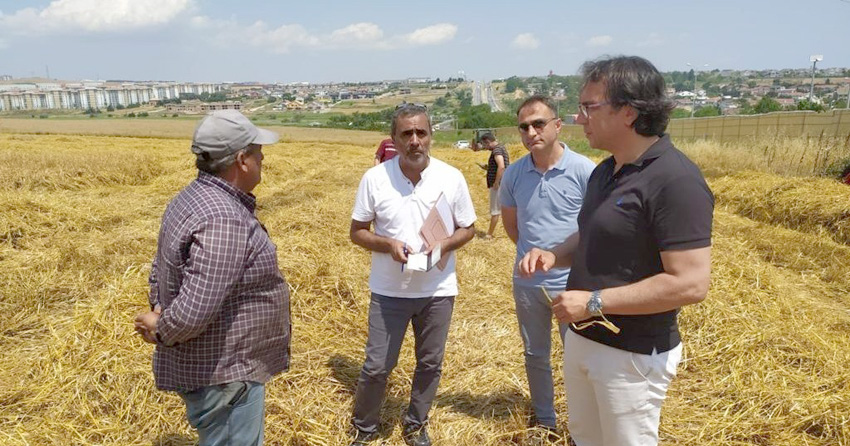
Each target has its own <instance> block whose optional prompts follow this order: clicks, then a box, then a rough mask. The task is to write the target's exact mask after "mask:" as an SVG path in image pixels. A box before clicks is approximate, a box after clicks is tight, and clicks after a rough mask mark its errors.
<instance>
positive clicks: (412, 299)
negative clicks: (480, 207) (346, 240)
mask: <svg viewBox="0 0 850 446" xmlns="http://www.w3.org/2000/svg"><path fill="white" fill-rule="evenodd" d="M390 133H391V135H392V138H393V142H394V144H395V147H396V150H397V151H398V156H396V157H395V158H393V159H392V160H390V161H387V162H385V163H382V164H379V165H377V166H375V167H373V168H371V169H369V170H368V171H367V172H366V174H364V175H363V178H362V179H361V181H360V187H359V188H358V189H357V197H356V200H355V203H354V212H353V213H352V215H351V241H353V242H354V243H355V244H357V245H360V246H362V247H364V248H366V249H368V250H370V251H372V271H371V274H370V277H369V288H370V289H371V291H372V300H371V304H370V306H369V339H368V340H367V342H366V361H365V363H364V364H363V369H362V371H361V372H360V378H359V379H358V381H357V393H356V395H355V398H354V414H353V417H352V424H353V425H354V428H355V429H356V432H355V439H354V441H353V443H351V444H352V445H365V444H368V443H369V442H371V441H373V440H375V439H376V438H377V437H378V432H377V431H378V423H379V416H380V410H381V404H382V402H383V400H384V393H385V390H386V386H387V376H388V375H389V374H390V372H391V371H392V370H393V368H394V367H395V365H396V363H397V362H398V355H399V350H400V348H401V344H402V340H403V339H404V334H405V331H406V330H407V325H408V324H409V323H412V325H413V334H414V337H415V344H416V370H415V372H414V374H413V386H412V389H411V396H410V405H409V406H408V409H407V413H406V414H405V416H404V421H403V429H402V436H403V437H404V440H405V442H406V443H407V444H409V445H415V446H428V445H430V444H431V440H430V439H429V437H428V433H427V431H426V429H425V423H426V422H427V420H428V412H429V410H430V409H431V403H432V401H433V400H434V396H435V395H436V393H437V385H438V384H439V382H440V375H441V371H442V363H443V353H444V351H445V345H446V337H447V336H448V331H449V322H450V321H451V315H452V307H453V306H454V298H455V296H456V295H457V276H456V275H455V258H454V250H456V249H458V248H460V247H461V246H463V245H464V244H465V243H466V242H468V241H469V240H471V239H472V237H473V235H474V229H473V226H472V225H473V223H474V222H475V210H474V208H473V205H472V199H471V198H470V196H469V188H468V187H467V184H466V180H465V179H464V177H463V175H462V174H461V173H460V171H459V170H457V169H455V168H454V167H451V166H449V165H448V164H446V163H444V162H442V161H440V160H437V159H434V158H431V157H430V148H431V119H430V118H429V117H428V112H427V110H426V108H425V107H424V106H422V105H417V104H402V105H400V106H399V107H397V108H396V110H395V113H394V114H393V119H392V124H391V132H390ZM441 195H443V196H444V197H445V200H446V203H447V204H448V208H449V209H450V210H451V216H452V219H453V224H452V225H451V226H452V227H450V228H446V229H447V232H449V233H450V234H451V235H449V237H448V238H445V239H443V240H441V241H440V242H438V244H439V248H440V252H441V255H442V257H443V258H447V259H446V260H447V262H446V264H445V265H444V268H440V267H434V268H431V269H430V270H428V271H413V270H412V269H411V268H407V267H406V263H407V261H408V254H413V253H421V252H430V251H432V250H435V251H436V249H435V247H436V245H437V243H435V245H434V246H427V245H426V243H425V242H424V241H423V239H422V237H421V235H420V230H421V229H422V225H423V223H424V222H425V219H426V217H427V216H428V213H429V212H430V211H431V209H432V208H433V207H434V205H435V204H436V203H437V200H438V198H440V196H441ZM372 223H374V226H375V229H374V232H372V231H371V230H370V227H371V225H372Z"/></svg>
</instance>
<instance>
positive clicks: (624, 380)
mask: <svg viewBox="0 0 850 446" xmlns="http://www.w3.org/2000/svg"><path fill="white" fill-rule="evenodd" d="M582 74H583V76H584V86H583V87H582V91H581V95H580V97H579V101H580V105H579V114H578V120H577V123H578V124H581V125H582V126H583V127H584V133H585V135H586V136H587V139H588V141H589V142H590V146H591V147H594V148H597V149H602V150H606V151H608V152H611V155H612V156H611V157H609V158H608V159H606V160H604V161H603V162H602V163H601V164H599V166H597V167H596V169H595V170H594V171H593V173H592V174H591V176H590V180H589V183H588V185H587V194H586V195H585V197H584V203H583V205H582V208H581V212H580V213H579V217H578V227H579V231H578V232H577V233H576V234H574V235H573V236H571V237H569V238H568V239H567V240H566V241H565V242H564V243H563V244H561V245H560V246H558V247H556V248H554V249H553V250H552V251H543V250H539V249H532V250H531V251H529V253H528V254H526V256H525V257H524V258H523V259H522V261H521V263H520V271H521V273H522V274H526V275H531V274H534V272H535V271H537V270H543V271H547V270H548V269H549V268H552V267H554V266H561V267H566V266H571V267H572V270H571V272H570V276H569V280H568V281H567V291H565V292H563V293H561V294H560V295H558V296H557V297H556V298H555V299H554V301H553V304H552V305H553V313H554V314H555V316H556V317H557V318H558V320H559V321H561V322H564V323H570V331H569V332H567V334H566V336H565V339H564V350H565V351H566V352H569V353H568V354H566V355H565V356H564V383H565V386H566V389H567V400H568V410H569V431H570V436H571V437H572V439H573V440H574V441H575V443H576V445H578V446H587V445H594V446H599V445H606V446H613V445H617V446H622V445H643V446H645V445H655V444H657V443H658V423H659V416H660V413H661V404H662V402H663V400H664V397H665V395H666V392H667V387H668V386H669V384H670V381H671V380H672V379H673V377H674V376H675V375H676V367H677V365H678V363H679V360H680V359H681V356H682V346H681V342H680V339H679V331H678V326H677V323H676V315H677V313H678V310H679V308H680V307H682V306H684V305H688V304H693V303H698V302H700V301H702V300H703V299H704V298H705V296H706V293H707V292H708V285H709V276H710V271H711V262H710V260H711V259H710V257H711V220H712V212H713V209H714V197H713V195H712V194H711V191H710V190H709V188H708V186H707V185H706V183H705V180H704V179H703V177H702V174H701V173H700V171H699V169H698V168H697V167H696V166H695V165H694V164H693V163H692V162H691V161H690V160H689V159H688V158H687V157H685V155H684V154H682V152H680V151H679V150H677V149H676V148H675V147H673V145H672V143H671V142H670V137H669V135H666V134H664V130H665V129H666V127H667V123H668V121H669V113H670V111H671V110H672V107H673V106H672V104H671V103H670V101H669V100H668V99H667V98H665V96H664V80H663V78H662V77H661V75H660V74H659V73H658V71H657V70H656V69H655V67H654V66H653V65H652V64H651V63H650V62H649V61H647V60H645V59H642V58H639V57H624V56H620V57H614V58H607V59H600V60H597V61H590V62H586V63H585V64H584V65H583V66H582Z"/></svg>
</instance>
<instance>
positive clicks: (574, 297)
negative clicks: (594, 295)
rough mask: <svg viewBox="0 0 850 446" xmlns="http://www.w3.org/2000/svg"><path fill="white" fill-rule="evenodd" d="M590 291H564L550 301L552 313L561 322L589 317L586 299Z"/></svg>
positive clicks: (588, 297) (576, 320)
mask: <svg viewBox="0 0 850 446" xmlns="http://www.w3.org/2000/svg"><path fill="white" fill-rule="evenodd" d="M589 300H590V291H580V290H571V291H564V292H563V293H561V294H559V295H558V296H557V297H555V299H554V300H553V301H552V313H553V314H554V315H555V317H556V318H557V319H558V322H561V323H565V324H567V323H571V322H578V321H583V320H585V319H588V318H590V313H588V312H587V301H589Z"/></svg>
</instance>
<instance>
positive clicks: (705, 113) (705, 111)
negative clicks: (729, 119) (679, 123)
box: [694, 105, 722, 118]
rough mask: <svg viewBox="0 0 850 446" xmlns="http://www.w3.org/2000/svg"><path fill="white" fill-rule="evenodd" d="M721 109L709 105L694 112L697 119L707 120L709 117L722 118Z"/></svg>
mask: <svg viewBox="0 0 850 446" xmlns="http://www.w3.org/2000/svg"><path fill="white" fill-rule="evenodd" d="M721 114H722V113H720V107H718V106H716V105H708V106H705V107H700V108H698V109H697V110H696V111H695V112H694V117H695V118H705V117H709V116H720V115H721Z"/></svg>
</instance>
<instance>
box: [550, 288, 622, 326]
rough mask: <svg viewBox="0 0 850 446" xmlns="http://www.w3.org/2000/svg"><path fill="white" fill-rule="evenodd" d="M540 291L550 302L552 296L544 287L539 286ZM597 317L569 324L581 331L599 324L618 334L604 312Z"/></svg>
mask: <svg viewBox="0 0 850 446" xmlns="http://www.w3.org/2000/svg"><path fill="white" fill-rule="evenodd" d="M540 291H542V292H543V295H544V296H546V299H549V302H552V298H551V297H549V293H548V292H546V288H543V287H540ZM599 317H601V318H602V320H599V319H593V320H591V321H587V322H582V323H580V324H576V323H575V322H571V323H570V325H571V326H572V327H573V328H575V329H576V330H578V331H581V330H584V329H585V328H587V327H590V326H591V325H593V324H599V325H601V326H603V327H605V328H607V329H609V330H611V331H612V332H614V334H620V328H619V327H617V326H616V325H614V323H613V322H611V321H609V320H608V318H607V317H605V315H604V314H600V315H599Z"/></svg>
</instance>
